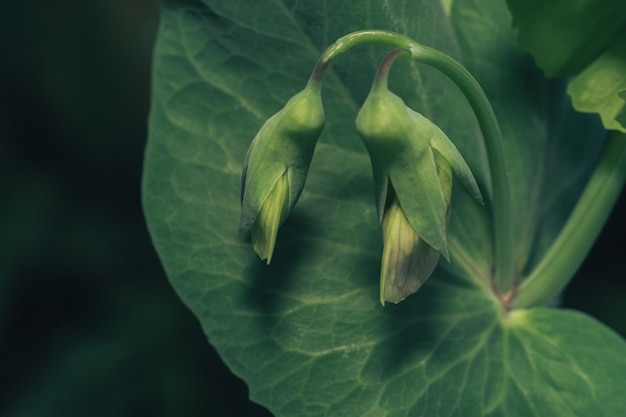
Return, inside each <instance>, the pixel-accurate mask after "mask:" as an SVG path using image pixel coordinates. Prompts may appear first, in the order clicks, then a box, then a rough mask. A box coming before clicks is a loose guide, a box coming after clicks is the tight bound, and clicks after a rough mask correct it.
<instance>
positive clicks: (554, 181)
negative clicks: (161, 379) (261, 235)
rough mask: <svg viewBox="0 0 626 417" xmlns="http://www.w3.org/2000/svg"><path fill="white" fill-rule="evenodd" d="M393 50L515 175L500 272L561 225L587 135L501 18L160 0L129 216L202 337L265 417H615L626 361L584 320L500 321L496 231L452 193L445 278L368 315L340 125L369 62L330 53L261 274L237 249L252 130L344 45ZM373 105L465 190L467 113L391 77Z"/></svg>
mask: <svg viewBox="0 0 626 417" xmlns="http://www.w3.org/2000/svg"><path fill="white" fill-rule="evenodd" d="M364 27H376V28H382V29H389V30H394V31H397V32H402V33H405V34H406V35H408V36H411V37H413V38H415V39H417V40H419V41H420V42H421V43H423V44H425V45H428V46H431V47H435V48H437V49H440V50H442V51H444V52H446V53H448V54H450V55H452V56H455V57H456V58H457V59H459V60H460V61H461V62H463V63H464V64H465V65H466V66H467V68H468V69H469V70H470V72H471V73H472V74H473V75H474V76H475V77H476V78H477V79H478V81H479V82H480V83H481V85H482V86H483V88H484V89H485V91H486V93H487V95H488V96H489V99H490V100H491V101H492V104H493V106H494V108H495V110H496V113H497V116H498V119H499V121H500V124H501V128H502V131H503V135H504V143H503V145H504V151H505V154H506V157H507V162H508V164H509V169H510V174H511V186H512V194H513V202H514V204H513V208H514V211H513V213H512V217H513V222H514V223H513V228H514V231H515V235H516V237H517V240H516V264H517V269H516V273H517V274H518V275H519V276H520V277H523V275H524V273H525V272H526V271H527V270H528V269H529V268H531V267H532V266H533V265H534V264H535V263H536V262H537V260H538V259H540V258H541V255H542V254H543V253H545V250H546V247H547V246H548V245H549V244H550V243H551V242H552V241H553V239H554V237H555V235H556V233H557V232H558V230H559V229H560V228H561V226H562V225H563V223H564V221H565V219H566V218H567V216H568V215H569V213H570V212H571V209H572V206H573V203H574V202H575V200H576V198H577V196H578V195H579V193H580V189H581V186H582V184H584V182H585V180H586V179H587V178H588V174H589V169H590V167H591V164H592V162H593V161H592V159H593V156H594V155H595V154H596V153H597V149H598V146H599V143H598V142H599V141H598V140H597V136H598V133H599V132H601V130H599V128H598V125H597V124H596V123H594V121H593V120H590V119H589V118H588V117H586V116H584V115H580V114H574V113H573V112H572V111H571V109H570V104H569V102H568V100H567V99H566V98H565V96H564V91H563V88H562V86H561V85H560V84H558V83H556V82H547V81H546V80H545V79H544V78H543V77H542V76H541V74H540V73H538V72H537V71H536V70H535V69H534V67H533V63H532V61H531V60H530V59H529V58H528V56H527V55H525V54H524V53H522V52H521V51H520V50H519V49H518V47H517V46H516V43H515V39H514V33H513V31H512V29H511V25H510V17H509V14H508V11H507V10H506V8H505V7H504V5H503V4H501V3H500V2H498V1H496V0H489V1H478V0H475V1H472V0H457V1H455V2H453V3H452V5H451V9H450V10H449V13H448V14H446V13H445V12H444V8H443V7H442V5H441V4H439V3H436V2H432V1H426V0H424V1H416V2H411V3H410V4H402V5H398V4H394V5H388V4H382V3H381V2H376V1H365V2H361V3H355V2H351V1H347V0H346V1H337V2H332V3H330V2H321V1H310V2H297V1H293V2H291V1H284V2H279V3H277V2H272V3H270V2H267V1H264V0H263V1H255V2H245V3H244V2H240V1H229V2H224V1H217V0H215V1H209V0H206V1H203V2H200V1H194V0H182V1H176V0H168V1H165V2H164V5H163V10H162V23H161V28H160V32H159V39H158V42H157V46H156V49H155V61H154V81H153V82H154V84H153V101H152V113H151V118H150V138H149V142H148V148H147V151H146V160H145V167H144V182H143V202H144V207H145V213H146V217H147V220H148V226H149V229H150V232H151V235H152V238H153V241H154V243H155V246H156V248H157V251H158V253H159V255H160V257H161V260H162V262H163V265H164V267H165V270H166V272H167V274H168V276H169V279H170V280H171V282H172V284H173V286H174V287H175V289H176V291H177V292H178V294H179V295H180V296H181V298H182V299H183V300H184V302H185V303H186V304H187V305H188V306H189V307H190V309H191V310H192V311H193V312H194V313H195V314H196V315H197V317H198V318H199V320H200V321H201V323H202V326H203V329H204V331H205V332H206V334H207V336H208V338H209V341H210V342H211V343H212V344H213V345H214V346H215V347H216V349H217V350H218V351H219V353H220V355H221V356H222V358H223V359H224V361H225V362H226V363H227V365H228V366H229V367H230V368H231V369H232V370H233V372H234V373H236V374H237V375H239V376H241V377H242V378H243V379H244V380H245V381H246V382H247V383H248V385H249V387H250V395H251V398H252V399H253V400H255V401H257V402H259V403H260V404H263V405H265V406H266V407H268V408H269V409H270V410H271V411H272V412H273V413H274V414H275V415H277V416H295V415H297V416H322V415H333V416H335V415H336V416H341V415H359V416H414V415H428V416H443V415H454V416H484V415H491V416H517V415H541V416H563V415H572V416H589V415H617V414H619V411H620V410H622V409H623V408H624V407H625V406H626V403H625V401H626V400H624V399H623V396H622V395H621V391H622V390H621V384H620V383H621V381H622V379H623V375H625V374H626V355H625V353H626V344H624V342H623V340H621V339H620V338H619V337H618V336H616V335H615V334H614V333H612V332H611V331H610V330H609V329H607V328H605V327H604V326H602V325H601V324H599V323H597V322H595V321H594V320H592V319H590V318H587V317H586V316H584V315H582V314H579V313H575V312H571V311H559V310H553V309H547V308H538V309H533V310H519V311H514V312H513V313H511V314H508V313H506V312H505V311H504V310H503V308H502V304H501V302H500V300H499V299H498V298H497V297H495V296H494V294H493V293H492V292H491V285H490V272H491V269H492V263H493V262H492V258H493V256H492V241H491V215H490V213H489V211H488V208H487V207H484V206H481V205H480V204H478V203H476V202H474V200H473V199H472V197H471V196H470V195H469V194H468V193H467V192H466V191H465V190H464V189H463V187H460V186H455V187H454V190H453V197H452V211H451V213H452V217H451V225H450V235H449V247H450V255H451V261H452V262H451V264H447V263H446V262H445V261H444V262H442V263H441V265H440V268H438V269H437V270H436V271H435V273H434V274H433V276H432V277H431V278H430V279H429V280H428V282H427V283H426V284H425V285H424V286H423V287H422V288H421V289H420V291H419V292H418V293H417V294H415V295H413V296H412V297H410V298H409V299H407V300H406V301H404V302H403V303H402V304H400V305H398V306H390V307H386V308H384V309H383V308H381V307H380V306H379V305H378V302H377V299H378V274H379V268H380V251H381V243H380V231H379V229H378V222H377V215H376V208H375V205H374V191H373V184H372V179H371V168H370V165H369V160H368V157H367V153H366V151H365V149H364V148H363V145H362V144H361V142H360V140H359V139H358V137H357V134H356V131H355V128H354V119H355V118H356V114H357V110H358V108H359V107H360V105H361V104H362V102H363V101H364V99H365V96H366V95H367V92H368V89H369V86H370V84H371V78H372V77H373V75H374V72H375V68H376V63H377V61H378V60H379V59H380V58H381V57H382V56H383V54H384V52H385V48H383V47H381V46H375V47H365V46H363V47H361V48H359V49H355V50H353V51H350V52H349V53H347V54H345V55H343V56H341V57H338V58H337V59H336V60H335V62H334V63H333V66H332V67H331V69H330V70H329V73H328V74H327V75H326V80H325V84H324V88H323V91H322V96H323V101H324V106H325V112H326V116H327V117H326V127H325V130H324V132H323V133H322V136H321V138H320V142H319V143H318V146H317V149H316V151H315V154H314V156H313V162H312V164H311V169H310V172H309V175H308V179H307V183H306V186H305V188H304V192H303V193H302V196H301V198H300V201H299V202H298V205H297V206H296V208H295V210H294V211H293V213H292V214H291V215H290V217H289V218H288V219H287V221H286V222H285V224H284V225H283V227H282V228H281V230H280V232H279V234H278V240H277V243H276V248H275V252H274V257H273V260H272V264H271V265H270V266H266V265H264V264H263V263H261V262H260V261H259V260H258V258H257V257H256V255H255V254H254V252H253V251H252V250H251V248H250V245H249V244H247V243H246V242H244V241H242V240H241V239H239V238H238V234H237V232H238V226H239V225H238V223H239V215H240V194H239V192H240V181H241V164H242V162H243V160H244V156H245V153H246V149H247V148H248V146H249V144H250V141H251V140H252V138H253V136H254V134H255V132H257V131H258V129H259V127H260V126H261V125H262V124H263V122H264V120H265V119H267V118H268V117H269V116H271V115H272V114H273V113H275V112H276V111H278V110H279V109H280V108H281V107H282V106H283V105H284V103H285V102H286V101H287V100H288V98H289V97H290V96H292V95H293V94H295V93H296V92H297V91H299V90H300V89H302V87H303V86H304V85H305V84H306V82H307V79H308V76H309V75H310V71H311V69H312V68H313V66H314V64H315V61H316V59H317V57H318V56H319V55H320V53H321V52H322V51H323V50H324V48H325V47H326V46H327V45H329V44H330V43H332V42H333V41H334V40H335V39H336V38H338V37H339V36H341V35H344V34H345V33H347V32H350V31H353V30H358V29H363V28H364ZM390 89H391V90H392V91H394V92H396V93H397V94H399V95H401V96H402V98H403V99H404V100H405V101H406V103H407V104H408V105H409V106H410V107H411V108H413V109H414V110H416V111H419V112H420V113H422V114H424V115H425V116H427V117H428V118H429V119H431V120H433V121H434V122H435V123H436V124H437V125H438V126H439V127H440V128H441V129H442V130H443V131H444V132H445V133H446V135H447V136H448V137H449V138H450V139H451V140H453V141H454V143H455V144H456V145H457V147H458V148H459V151H460V152H461V154H462V155H463V156H464V157H465V159H466V160H467V162H468V164H469V166H470V167H471V168H472V171H473V172H474V174H475V176H476V179H477V181H478V183H479V185H480V186H481V190H484V191H485V194H486V195H489V194H490V193H491V188H490V187H491V185H490V183H489V180H488V178H487V175H486V173H487V165H486V158H485V151H484V149H483V147H482V145H481V143H482V142H481V137H480V133H479V130H478V128H477V125H476V122H475V119H474V116H473V114H472V112H471V109H470V107H469V105H468V104H467V102H466V101H465V99H464V97H463V96H462V95H461V94H460V93H459V91H458V90H457V89H456V87H455V86H454V85H453V84H452V83H451V82H450V81H449V80H447V79H446V78H445V77H443V76H442V75H441V74H439V73H437V72H435V71H432V70H430V69H429V68H425V67H423V66H421V65H416V64H408V63H406V62H404V63H403V62H401V61H399V62H398V63H397V64H396V66H394V70H393V72H392V74H391V77H390Z"/></svg>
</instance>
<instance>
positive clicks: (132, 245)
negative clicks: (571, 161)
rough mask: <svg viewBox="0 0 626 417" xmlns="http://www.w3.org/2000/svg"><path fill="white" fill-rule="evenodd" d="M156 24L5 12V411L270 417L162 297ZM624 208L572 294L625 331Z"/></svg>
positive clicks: (60, 0)
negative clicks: (156, 239)
mask: <svg viewBox="0 0 626 417" xmlns="http://www.w3.org/2000/svg"><path fill="white" fill-rule="evenodd" d="M157 20H158V2H157V0H135V1H133V2H126V1H123V0H47V1H44V0H22V1H13V2H7V4H5V5H3V13H1V14H0V39H1V40H2V44H3V57H2V65H0V173H1V175H0V230H1V233H0V415H3V416H29V417H30V416H34V417H36V416H56V415H59V416H60V415H62V416H67V417H71V416H85V415H89V416H111V415H114V416H178V415H184V416H208V415H211V416H217V417H221V416H241V415H251V416H265V415H268V414H267V412H266V411H265V410H264V409H262V408H261V407H258V406H255V405H254V404H252V403H250V402H248V401H246V400H245V399H246V398H247V390H246V388H245V385H244V384H243V383H242V382H241V381H239V380H237V379H236V378H235V377H233V376H232V375H231V374H230V372H229V371H228V369H227V368H226V367H225V366H224V365H223V364H222V363H221V360H220V359H219V357H218V356H217V354H216V353H215V351H214V350H213V349H212V348H211V347H210V345H209V344H208V343H207V342H206V339H205V337H204V336H203V334H202V331H201V329H200V326H199V324H198V323H197V321H196V319H195V318H194V317H193V316H192V315H191V313H190V312H189V311H188V310H187V309H186V308H185V307H184V306H183V305H182V303H181V302H180V301H179V299H178V297H177V296H176V294H175V293H174V291H173V290H172V288H171V287H170V286H169V284H168V282H167V280H166V278H165V275H164V274H163V272H162V270H161V266H160V264H159V261H158V259H157V257H156V255H155V253H154V250H153V248H152V245H151V243H150V240H149V237H148V234H147V231H146V228H145V225H144V220H143V216H142V213H141V207H140V199H139V190H140V186H139V185H140V176H141V168H142V167H141V164H142V159H143V147H144V145H145V136H146V117H147V113H148V98H149V91H150V88H149V87H150V84H149V83H150V59H151V51H152V43H153V40H154V35H155V31H156V25H157ZM624 212H626V198H624V197H622V199H621V201H620V203H619V204H618V207H617V208H616V210H615V211H614V214H613V216H612V217H611V219H610V220H609V224H608V225H607V227H606V228H605V232H604V234H603V235H602V236H601V238H600V240H599V242H598V244H597V245H596V247H595V248H594V250H593V251H592V253H591V254H590V256H589V258H588V259H587V261H586V262H585V264H584V265H583V267H582V268H581V270H580V272H579V274H578V276H577V277H576V279H575V280H574V281H573V283H572V285H570V287H569V288H568V290H567V291H566V293H565V294H564V296H563V303H564V304H565V305H566V306H568V307H572V308H578V309H581V310H583V311H586V312H588V313H590V314H592V315H594V316H595V317H597V318H598V319H600V320H601V321H603V322H605V323H607V324H608V325H609V326H611V327H612V328H614V329H616V330H617V331H619V332H620V333H621V334H622V335H626V303H624V302H623V300H624V299H625V297H626V282H624V281H623V275H624V274H623V272H621V273H620V271H623V270H624V266H623V264H622V263H621V262H622V259H621V257H620V255H619V254H620V252H621V248H622V247H624V245H626V236H625V234H624V233H623V232H624V230H625V229H624V216H623V213H624ZM616 272H617V273H616ZM611 277H613V279H611ZM616 277H617V278H622V279H621V280H619V279H617V280H616V279H615V278H616Z"/></svg>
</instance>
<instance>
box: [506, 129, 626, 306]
mask: <svg viewBox="0 0 626 417" xmlns="http://www.w3.org/2000/svg"><path fill="white" fill-rule="evenodd" d="M624 182H626V134H624V133H619V132H614V133H613V134H612V135H611V137H609V140H608V143H607V145H606V147H605V148H604V151H603V153H602V156H601V159H600V162H599V163H598V166H597V167H596V169H595V171H594V172H593V175H592V176H591V178H590V180H589V183H588V184H587V186H586V187H585V190H584V191H583V194H582V195H581V196H580V199H579V200H578V203H577V204H576V207H575V208H574V211H573V212H572V214H571V215H570V217H569V219H568V220H567V223H566V224H565V226H564V227H563V230H562V231H561V233H560V234H559V236H558V237H557V238H556V240H555V241H554V243H553V244H552V246H551V247H550V249H549V250H548V252H547V253H546V254H545V256H544V257H543V259H542V260H541V262H540V263H539V265H537V267H536V268H535V269H534V270H533V271H532V273H531V274H530V276H529V277H528V278H527V279H526V280H525V281H524V282H523V283H522V285H521V286H520V287H519V289H518V291H517V295H516V296H515V298H514V299H513V303H512V308H514V309H515V308H528V307H533V306H540V305H546V304H547V303H548V302H550V301H551V300H552V299H554V298H555V297H556V296H557V295H558V294H559V293H560V292H561V291H562V290H563V288H565V286H566V285H567V283H568V282H569V281H570V279H571V278H572V276H573V275H574V273H576V270H577V269H578V267H579V266H580V264H581V263H582V262H583V260H584V259H585V256H586V255H587V253H588V252H589V250H590V249H591V247H592V246H593V244H594V242H595V240H596V238H597V237H598V234H599V233H600V231H601V230H602V227H603V226H604V223H605V222H606V219H607V218H608V217H609V214H610V213H611V210H612V209H613V206H614V205H615V201H616V200H617V198H618V197H619V194H620V192H621V190H622V188H623V186H624Z"/></svg>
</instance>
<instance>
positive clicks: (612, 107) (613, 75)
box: [507, 0, 626, 132]
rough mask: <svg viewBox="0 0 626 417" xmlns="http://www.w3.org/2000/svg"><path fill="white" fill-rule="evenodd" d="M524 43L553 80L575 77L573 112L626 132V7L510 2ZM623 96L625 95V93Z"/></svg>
mask: <svg viewBox="0 0 626 417" xmlns="http://www.w3.org/2000/svg"><path fill="white" fill-rule="evenodd" d="M507 4H508V5H509V7H510V9H511V12H512V13H513V16H514V23H515V25H516V26H517V27H518V28H519V40H520V42H521V44H522V45H523V46H524V47H525V48H527V49H528V51H530V53H532V54H533V56H534V58H535V60H536V62H537V65H539V66H540V67H541V68H542V69H543V70H544V71H545V73H546V75H548V76H556V75H560V76H563V75H569V76H575V78H574V79H573V80H572V83H571V84H570V87H569V89H568V92H569V94H570V95H571V97H572V100H573V104H574V107H575V108H576V109H577V110H579V111H582V112H588V113H597V114H599V115H600V117H601V118H602V122H603V123H604V126H605V127H606V128H607V129H614V130H620V131H622V132H626V121H624V119H623V117H621V116H620V114H623V112H625V111H626V99H625V98H624V95H623V93H622V92H624V91H625V90H626V2H624V1H623V0H578V1H576V2H574V3H573V2H571V1H570V0H507ZM620 93H622V94H620Z"/></svg>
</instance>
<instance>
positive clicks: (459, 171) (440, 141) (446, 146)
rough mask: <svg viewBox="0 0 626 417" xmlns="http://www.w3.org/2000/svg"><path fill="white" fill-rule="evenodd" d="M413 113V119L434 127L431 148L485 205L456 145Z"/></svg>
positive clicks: (435, 127)
mask: <svg viewBox="0 0 626 417" xmlns="http://www.w3.org/2000/svg"><path fill="white" fill-rule="evenodd" d="M409 111H410V113H411V117H412V118H413V119H414V120H416V121H417V120H418V119H422V123H424V124H426V123H428V124H430V125H432V129H433V135H432V137H431V139H430V146H431V147H432V148H433V149H435V150H436V151H437V152H439V153H440V154H441V156H442V157H443V158H444V159H446V160H447V161H448V163H449V164H450V166H451V167H452V170H454V173H455V174H456V176H457V177H459V179H460V180H461V183H462V184H463V186H464V187H465V189H467V191H469V193H470V194H471V195H472V197H474V198H475V199H476V200H477V201H478V202H480V204H484V202H483V196H482V194H481V193H480V189H479V188H478V184H477V183H476V179H475V178H474V174H472V170H471V169H470V167H469V166H468V165H467V162H465V159H463V156H462V155H461V153H460V152H459V150H458V149H457V148H456V146H455V145H454V143H452V141H451V140H450V139H448V137H447V136H446V134H445V133H443V131H442V130H441V129H439V128H438V127H437V126H436V125H435V124H433V123H432V122H431V121H430V120H428V119H426V118H425V117H424V116H422V115H421V114H419V113H417V112H414V111H412V110H411V109H409Z"/></svg>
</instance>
